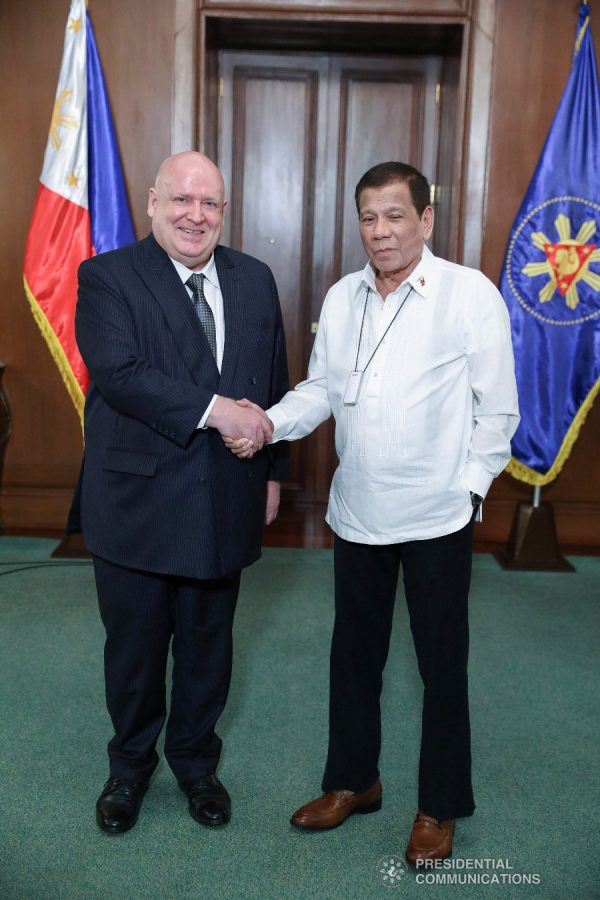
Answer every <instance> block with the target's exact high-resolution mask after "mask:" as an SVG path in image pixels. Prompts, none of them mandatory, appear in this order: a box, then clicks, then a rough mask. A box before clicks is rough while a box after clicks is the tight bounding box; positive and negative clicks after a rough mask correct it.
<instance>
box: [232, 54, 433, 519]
mask: <svg viewBox="0 0 600 900" xmlns="http://www.w3.org/2000/svg"><path fill="white" fill-rule="evenodd" d="M219 71H220V76H221V79H222V81H221V84H222V91H221V98H220V104H219V152H218V157H219V165H220V168H221V170H222V172H223V175H224V177H225V182H226V192H227V194H228V196H229V197H230V200H231V202H230V207H229V208H228V219H227V222H226V228H225V229H224V235H223V241H224V243H226V244H227V243H229V244H230V245H231V246H232V247H235V248H236V249H239V250H243V251H244V252H246V253H250V254H252V255H254V256H257V257H258V258H259V259H262V260H264V261H265V262H266V263H268V265H270V266H271V268H272V270H273V273H274V275H275V279H276V281H277V286H278V290H279V294H280V299H281V304H282V310H283V316H284V324H285V329H286V337H287V343H288V354H289V361H290V378H291V381H292V384H296V383H297V382H298V381H300V380H302V379H303V378H304V377H305V376H306V367H307V363H308V358H309V355H310V350H311V347H312V342H313V334H312V333H311V323H312V322H314V321H316V320H317V319H318V315H319V311H320V308H321V305H322V302H323V298H324V295H325V293H326V291H327V290H328V288H329V287H330V286H331V285H332V284H333V283H334V282H335V281H336V280H337V279H338V278H339V277H341V275H343V274H346V273H347V272H352V271H356V270H358V269H362V268H363V266H364V265H365V254H364V251H363V249H362V245H361V243H360V239H359V235H358V228H357V215H356V208H355V204H354V188H355V185H356V182H357V180H358V179H359V178H360V176H361V175H362V174H363V172H365V171H366V170H367V169H368V168H370V167H371V166H372V165H374V164H375V163H377V162H382V161H385V160H388V159H401V160H403V161H405V162H410V163H411V164H413V165H415V166H417V167H419V168H421V169H422V170H423V171H424V172H425V174H426V175H427V176H428V177H429V178H430V179H431V180H432V181H435V160H436V158H437V132H438V127H437V104H436V83H437V81H438V79H439V74H440V71H441V64H440V59H439V58H438V57H405V58H387V57H384V58H382V57H364V56H363V57H361V56H355V55H352V56H348V55H341V54H331V55H326V54H318V53H314V54H311V53H305V54H299V53H293V52H286V53H270V54H269V53H262V52H239V51H226V50H223V51H221V52H220V54H219ZM229 186H231V187H230V189H229ZM335 462H336V460H335V450H334V446H333V427H332V424H331V423H329V424H328V425H327V426H325V427H323V426H322V427H321V428H320V429H318V430H317V432H316V433H315V434H314V435H312V436H311V437H310V438H307V439H305V440H304V441H300V442H297V443H295V444H294V445H293V446H292V476H291V481H290V483H289V485H287V487H288V489H290V490H293V491H294V492H295V496H296V498H297V499H301V500H303V501H325V500H326V498H327V494H328V487H329V482H330V480H331V475H332V473H333V469H334V467H335Z"/></svg>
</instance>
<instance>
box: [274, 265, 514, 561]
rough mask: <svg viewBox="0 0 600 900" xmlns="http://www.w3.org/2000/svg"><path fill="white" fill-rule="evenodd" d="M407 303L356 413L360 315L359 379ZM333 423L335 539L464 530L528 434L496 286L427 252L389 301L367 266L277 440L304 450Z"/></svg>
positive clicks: (335, 292)
mask: <svg viewBox="0 0 600 900" xmlns="http://www.w3.org/2000/svg"><path fill="white" fill-rule="evenodd" d="M368 289H370V290H369V291H368ZM367 294H368V299H367ZM365 300H366V310H365ZM400 305H402V308H401V310H400V312H399V314H398V316H397V317H396V319H395V321H394V322H393V324H392V326H391V328H390V330H389V331H388V333H387V335H386V337H385V339H384V341H383V343H382V344H381V346H380V347H379V348H378V349H377V351H376V353H375V356H374V357H373V359H372V360H371V362H370V363H369V365H368V366H367V368H366V371H365V373H364V375H363V379H362V384H361V390H360V395H359V398H358V402H357V403H356V405H354V406H349V405H345V404H344V402H343V397H344V392H345V389H346V384H347V382H348V378H349V376H350V373H351V372H352V371H353V370H354V369H355V363H356V356H357V350H358V347H359V334H360V330H361V322H362V319H363V313H364V326H363V332H362V340H361V341H360V353H359V358H358V365H357V366H356V368H357V369H358V370H359V371H362V370H363V369H364V367H365V365H366V363H367V361H368V360H369V358H370V356H371V354H372V352H373V350H374V349H375V347H376V346H377V343H378V341H379V339H380V338H381V336H382V335H383V334H384V332H385V330H386V328H387V327H388V325H389V324H390V322H391V321H392V319H393V318H394V315H395V313H396V312H397V310H398V307H399V306H400ZM331 414H333V416H334V418H335V423H336V427H335V446H336V451H337V455H338V458H339V466H338V468H337V469H336V472H335V474H334V477H333V480H332V483H331V491H330V496H329V507H328V510H327V516H326V520H327V522H328V523H329V525H330V526H331V528H332V529H333V531H334V532H335V533H336V534H337V535H339V536H340V537H342V538H344V539H345V540H348V541H355V542H358V543H363V544H395V543H400V542H403V541H409V540H421V539H426V538H434V537H441V536H442V535H445V534H450V533H452V532H454V531H458V530H459V529H460V528H462V527H463V526H464V525H466V524H467V522H468V521H469V519H470V517H471V515H472V506H471V500H470V492H471V491H473V492H474V493H476V494H480V495H481V496H482V497H485V495H486V493H487V491H488V489H489V487H490V484H491V483H492V480H493V479H494V478H495V477H496V476H497V475H499V474H500V472H501V471H502V470H503V469H504V467H505V466H506V464H507V462H508V460H509V458H510V438H511V437H512V435H513V434H514V432H515V429H516V427H517V425H518V422H519V414H518V404H517V390H516V383H515V375H514V359H513V353H512V345H511V338H510V324H509V318H508V312H507V309H506V306H505V304H504V301H503V299H502V296H501V295H500V293H499V292H498V290H497V289H496V288H495V286H494V285H493V284H492V282H491V281H489V279H488V278H486V277H485V275H483V274H482V273H481V272H478V271H477V270H475V269H469V268H466V267H464V266H459V265H456V264H455V263H451V262H447V261H446V260H443V259H440V258H438V257H436V256H434V255H433V254H432V253H431V251H430V250H429V249H428V248H427V247H425V248H424V250H423V256H422V257H421V260H420V262H419V263H418V264H417V266H416V268H415V269H414V270H413V272H412V273H411V274H410V275H409V277H408V279H407V280H406V281H404V282H403V283H402V284H401V285H400V286H399V287H398V288H397V289H396V290H395V291H393V292H392V293H390V294H388V296H387V298H386V299H385V301H384V300H383V299H382V297H381V295H380V294H379V292H378V290H377V287H376V285H375V274H374V271H373V269H372V267H371V264H370V263H368V264H367V265H366V267H365V268H364V270H363V271H362V272H354V273H352V274H351V275H346V276H345V277H344V278H342V279H341V280H340V281H338V282H337V283H336V284H335V285H333V287H332V288H331V289H330V290H329V292H328V293H327V296H326V298H325V302H324V304H323V309H322V312H321V316H320V320H319V327H318V331H317V334H316V337H315V342H314V346H313V350H312V354H311V357H310V363H309V367H308V377H307V379H306V381H303V382H301V383H300V384H298V385H297V386H296V388H295V390H292V391H288V393H287V394H286V395H285V396H284V397H283V399H282V400H281V401H280V402H279V403H278V404H277V405H276V406H273V407H271V409H269V410H268V415H269V416H270V418H271V420H272V421H273V424H274V426H275V431H274V435H273V441H274V442H275V441H279V440H297V439H298V438H302V437H304V436H305V435H307V434H310V432H311V431H313V430H314V429H315V428H316V427H317V426H318V425H319V424H320V423H321V422H324V421H325V420H326V419H327V418H329V416H330V415H331Z"/></svg>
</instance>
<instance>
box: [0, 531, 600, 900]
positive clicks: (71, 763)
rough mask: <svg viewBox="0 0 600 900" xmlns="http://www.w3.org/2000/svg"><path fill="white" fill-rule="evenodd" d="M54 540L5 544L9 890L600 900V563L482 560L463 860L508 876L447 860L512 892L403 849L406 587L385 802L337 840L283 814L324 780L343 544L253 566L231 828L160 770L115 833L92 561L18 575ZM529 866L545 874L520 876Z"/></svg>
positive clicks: (477, 580) (0, 845)
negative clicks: (471, 797) (205, 814)
mask: <svg viewBox="0 0 600 900" xmlns="http://www.w3.org/2000/svg"><path fill="white" fill-rule="evenodd" d="M54 546H55V544H54V542H52V541H44V540H33V539H26V538H7V537H4V538H0V660H1V667H2V679H1V682H0V710H1V713H0V739H1V748H2V749H1V761H0V809H1V810H2V825H1V831H0V897H2V898H7V900H54V898H57V900H63V898H64V900H68V898H90V900H95V898H102V900H104V898H106V900H109V898H111V900H113V898H124V900H155V898H156V900H175V898H190V900H192V898H194V900H200V898H213V897H214V898H243V900H245V898H257V900H258V898H260V900H271V898H294V900H296V898H297V900H305V898H319V900H338V898H339V900H347V898H351V900H353V898H357V900H362V898H386V897H390V896H391V897H398V898H403V900H404V898H419V897H420V898H430V897H437V896H439V897H458V898H460V897H472V898H487V897H490V898H492V897H496V898H501V900H505V898H529V897H535V898H544V900H549V898H550V900H553V898H556V900H563V898H567V897H568V898H571V897H573V898H577V900H592V898H596V900H598V898H600V887H599V885H600V877H599V876H600V866H599V863H598V855H599V854H598V834H599V829H598V821H597V818H596V803H597V801H598V796H599V790H598V789H599V787H600V785H599V781H600V777H599V774H598V738H599V731H600V728H599V725H598V707H599V701H598V694H599V683H600V682H599V678H598V675H599V668H600V665H599V659H598V656H599V654H598V625H599V621H600V596H599V593H600V592H599V588H598V585H599V583H600V559H592V558H577V559H574V560H573V562H574V564H575V566H576V568H577V572H576V574H574V575H573V574H565V575H563V574H560V575H552V574H532V573H519V574H517V573H506V572H503V571H501V570H500V568H499V567H498V566H497V564H496V563H495V561H494V560H493V559H492V558H491V557H489V556H477V557H475V562H474V575H473V587H472V593H471V633H472V638H471V647H472V650H471V669H470V672H471V676H470V678H471V698H472V728H473V757H474V787H475V797H476V802H477V810H476V813H475V815H474V817H473V818H472V819H469V820H462V821H461V822H459V824H458V827H457V833H456V840H455V853H454V859H455V860H460V861H461V862H460V863H458V864H459V865H461V864H464V865H465V866H467V865H480V866H481V865H486V864H485V863H484V862H479V861H480V860H486V859H487V860H492V861H494V862H495V863H496V865H498V862H497V861H498V860H500V861H501V864H504V865H505V866H506V868H504V869H502V868H496V869H487V870H486V869H483V870H482V869H469V870H467V869H466V868H465V869H456V868H455V869H452V870H439V871H438V873H437V874H438V875H444V876H445V877H447V876H448V875H451V876H452V877H454V878H456V877H457V876H458V875H459V874H460V875H461V877H464V875H465V874H466V873H468V872H470V874H471V875H472V874H473V873H474V872H475V873H478V874H479V875H481V873H482V872H487V874H488V876H489V875H490V874H494V873H495V874H496V876H500V875H504V878H503V879H500V883H499V884H493V883H492V884H481V883H480V884H470V885H464V884H463V885H460V884H452V883H450V884H449V883H446V884H444V883H436V884H431V883H430V884H427V883H425V884H422V883H418V880H417V877H416V875H415V873H414V872H411V871H407V867H406V864H405V863H404V861H403V853H404V848H405V844H406V839H407V837H408V833H409V831H410V826H411V822H412V818H413V816H414V812H415V804H416V771H417V756H418V742H419V725H420V723H419V717H420V693H421V689H420V684H419V678H418V673H417V670H416V663H415V659H414V651H413V649H412V644H411V640H410V633H409V630H408V623H407V614H406V609H405V605H404V603H403V602H402V596H401V593H400V594H399V598H398V600H399V602H398V604H397V611H396V619H395V629H394V635H393V638H392V646H391V650H390V659H389V662H388V667H387V669H386V675H385V687H384V696H383V701H382V707H383V716H384V719H383V724H384V734H383V737H384V743H383V750H382V759H381V771H382V782H383V788H384V804H383V808H382V810H381V812H379V813H377V814H375V815H371V816H354V817H353V818H351V819H349V820H348V821H347V822H346V823H345V824H344V825H343V826H342V827H341V828H338V829H335V830H334V831H331V832H322V833H314V834H311V833H303V832H300V831H296V830H295V829H293V828H292V827H291V826H290V825H289V824H288V820H289V816H290V814H291V812H293V810H294V809H295V808H296V807H297V806H299V805H301V804H302V803H304V802H306V801H307V800H309V799H311V798H312V797H313V796H316V795H317V794H318V793H319V784H320V778H321V771H322V767H323V763H324V756H325V749H326V738H327V721H326V717H327V690H328V685H327V681H328V673H327V669H328V652H329V639H330V633H331V624H332V599H331V598H332V557H331V552H330V551H326V550H323V551H315V550H278V549H269V550H266V551H265V553H264V557H263V559H262V560H261V561H260V562H259V563H257V564H256V565H255V566H253V567H252V568H251V569H249V570H248V571H247V572H246V573H245V574H244V576H243V579H242V592H241V596H240V602H239V606H238V614H237V619H236V627H235V662H234V674H233V682H232V688H231V695H230V700H229V704H228V707H227V710H226V712H225V714H224V716H223V717H222V719H221V722H220V724H219V729H218V730H219V733H220V734H221V737H222V738H223V740H224V752H223V757H222V761H221V766H220V771H219V774H220V776H221V778H222V779H223V781H224V783H225V784H226V785H227V787H228V789H229V791H230V793H231V795H232V799H233V819H232V822H231V823H230V825H229V826H227V828H225V829H221V830H215V831H214V832H212V831H210V830H207V829H203V828H201V827H200V826H198V825H196V824H195V823H194V822H193V821H192V819H191V818H190V817H189V815H188V813H187V809H186V800H185V797H184V796H183V794H182V793H181V792H180V791H179V789H178V788H177V785H176V783H175V780H174V778H173V777H172V775H171V773H170V771H169V769H168V767H167V766H166V765H165V764H164V763H162V762H161V764H160V766H159V768H158V770H157V772H156V774H155V776H154V779H153V781H152V784H151V787H150V790H149V791H148V793H147V795H146V798H145V801H144V805H143V807H142V812H141V815H140V820H139V822H138V825H137V826H136V828H135V829H133V830H132V831H131V832H129V833H127V834H125V835H122V836H116V837H108V836H106V835H104V834H102V833H101V832H100V831H99V830H98V828H97V826H96V824H95V820H94V804H95V801H96V797H97V795H98V793H99V791H100V789H101V788H102V785H103V783H104V781H105V779H106V775H107V758H106V752H105V746H106V741H107V740H108V738H109V737H110V723H109V720H108V716H107V713H106V711H105V708H104V697H103V682H102V641H103V630H102V626H101V623H100V621H99V617H98V614H97V609H96V602H95V592H94V585H93V575H92V569H91V566H90V565H89V564H86V563H83V564H78V565H71V566H64V565H57V564H56V563H53V564H52V567H47V568H39V569H35V568H34V569H29V570H27V571H19V572H14V571H13V572H11V570H13V569H16V568H18V567H19V564H22V565H34V564H35V563H36V562H42V561H47V560H48V557H49V553H50V552H51V550H52V549H53V547H54ZM3 573H6V574H3ZM384 858H385V859H387V860H389V859H390V858H393V859H394V860H400V862H401V863H403V872H402V874H401V877H400V879H399V881H398V882H397V883H394V884H390V883H389V879H388V883H384V880H383V878H384V875H383V874H382V873H381V872H380V869H381V868H383V866H382V865H379V862H380V860H382V859H384ZM455 865H456V864H455ZM487 865H491V863H489V862H488V863H487ZM508 867H510V868H508ZM388 869H389V867H388ZM422 874H423V873H421V875H422ZM534 875H536V876H539V884H535V883H534V884H524V883H522V881H523V876H525V880H528V879H529V880H531V876H534ZM507 876H510V877H507ZM429 877H430V879H431V878H433V877H435V876H434V874H433V873H429ZM535 880H536V879H534V881H535ZM511 882H512V883H511Z"/></svg>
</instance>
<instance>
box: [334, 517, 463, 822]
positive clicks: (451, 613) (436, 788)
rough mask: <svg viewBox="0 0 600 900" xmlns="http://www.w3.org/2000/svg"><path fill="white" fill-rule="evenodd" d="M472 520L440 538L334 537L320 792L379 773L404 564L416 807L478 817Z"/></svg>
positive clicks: (356, 785) (364, 784)
mask: <svg viewBox="0 0 600 900" xmlns="http://www.w3.org/2000/svg"><path fill="white" fill-rule="evenodd" d="M472 528H473V526H472V523H471V522H469V524H468V525H466V526H465V527H464V528H462V529H461V530H460V531H457V532H455V533H454V534H449V535H445V536H444V537H440V538H433V539H431V540H423V541H408V542H406V543H402V544H392V545H383V546H382V545H377V546H374V545H367V544H356V543H351V542H349V541H345V540H343V539H342V538H339V537H337V536H336V538H335V548H334V567H335V624H334V630H333V639H332V644H331V667H330V712H329V751H328V758H327V765H326V768H325V774H324V777H323V790H324V791H330V790H335V789H342V788H344V789H347V790H352V791H363V790H366V789H367V788H368V787H370V786H371V785H372V784H373V783H374V782H375V781H376V780H377V778H378V777H379V768H378V762H379V752H380V746H381V715H380V705H379V698H380V694H381V687H382V675H383V669H384V667H385V663H386V660H387V655H388V648H389V642H390V633H391V628H392V615H393V610H394V598H395V594H396V587H397V583H398V575H399V569H400V564H402V571H403V578H404V589H405V594H406V602H407V605H408V611H409V616H410V627H411V631H412V635H413V640H414V645H415V650H416V654H417V661H418V666H419V672H420V674H421V678H422V681H423V686H424V691H423V717H422V732H421V754H420V762H419V798H418V804H419V809H420V810H421V811H422V812H424V813H425V814H426V815H430V816H435V817H436V818H440V819H453V818H458V817H460V816H470V815H472V814H473V810H474V809H475V804H474V801H473V791H472V787H471V734H470V725H469V700H468V682H467V661H468V652H469V626H468V593H469V584H470V579H471V558H472Z"/></svg>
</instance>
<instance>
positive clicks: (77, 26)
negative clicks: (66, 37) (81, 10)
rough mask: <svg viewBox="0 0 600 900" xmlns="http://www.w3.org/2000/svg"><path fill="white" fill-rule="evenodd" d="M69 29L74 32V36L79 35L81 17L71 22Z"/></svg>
mask: <svg viewBox="0 0 600 900" xmlns="http://www.w3.org/2000/svg"><path fill="white" fill-rule="evenodd" d="M69 28H70V29H71V30H72V31H73V33H74V34H77V32H78V31H79V29H80V28H81V16H78V17H77V18H76V19H71V21H70V22H69Z"/></svg>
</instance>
